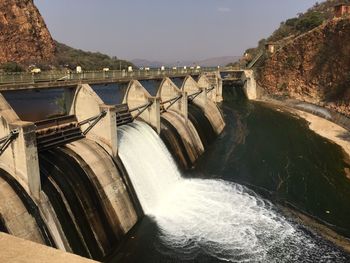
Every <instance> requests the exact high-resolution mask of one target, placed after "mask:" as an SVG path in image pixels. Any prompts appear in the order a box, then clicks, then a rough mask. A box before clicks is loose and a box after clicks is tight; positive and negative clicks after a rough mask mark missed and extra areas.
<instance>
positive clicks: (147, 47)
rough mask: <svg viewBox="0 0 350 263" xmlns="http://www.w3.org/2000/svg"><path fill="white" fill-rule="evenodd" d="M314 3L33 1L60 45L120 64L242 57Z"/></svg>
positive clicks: (311, 0) (276, 0)
mask: <svg viewBox="0 0 350 263" xmlns="http://www.w3.org/2000/svg"><path fill="white" fill-rule="evenodd" d="M316 2H317V1H316V0H126V1H121V0H73V1H72V0H34V3H35V4H36V6H37V7H38V9H39V11H40V13H41V14H42V16H43V17H44V19H45V22H46V24H47V26H48V28H49V30H50V32H51V34H52V36H53V38H54V39H55V40H57V41H59V42H62V43H65V44H67V45H70V46H72V47H75V48H80V49H83V50H88V51H99V52H102V53H106V54H108V55H110V56H117V57H118V58H123V59H129V60H131V59H135V58H142V59H148V60H158V61H163V62H168V61H183V60H202V59H206V58H211V57H219V56H240V55H241V54H242V53H243V52H244V51H245V50H246V49H247V48H250V47H254V46H256V44H257V42H258V41H259V40H260V39H262V38H266V37H268V36H269V35H270V34H271V33H272V32H273V31H274V30H275V29H276V28H277V27H278V26H279V24H280V23H281V22H282V21H285V20H286V19H288V18H291V17H294V16H296V15H297V14H298V13H300V12H303V11H306V10H307V9H308V8H310V7H311V6H313V5H314V4H315V3H316Z"/></svg>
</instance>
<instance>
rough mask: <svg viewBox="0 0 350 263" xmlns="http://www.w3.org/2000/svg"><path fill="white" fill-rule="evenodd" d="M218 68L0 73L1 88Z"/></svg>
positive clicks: (152, 76)
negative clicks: (15, 85)
mask: <svg viewBox="0 0 350 263" xmlns="http://www.w3.org/2000/svg"><path fill="white" fill-rule="evenodd" d="M217 70H218V68H217V67H206V68H186V69H184V68H176V69H164V70H161V69H150V70H134V71H126V70H109V71H102V70H101V71H82V72H81V73H78V72H67V71H43V72H40V73H30V72H19V73H0V86H1V85H10V84H35V83H42V82H46V83H50V82H65V81H67V82H68V81H70V82H71V81H77V82H79V81H94V80H95V81H98V80H101V81H103V80H123V79H125V80H128V79H132V78H135V79H142V78H158V77H159V78H162V77H176V76H183V75H195V74H200V73H203V72H213V71H217ZM220 70H223V71H225V70H239V69H236V68H232V67H225V68H220Z"/></svg>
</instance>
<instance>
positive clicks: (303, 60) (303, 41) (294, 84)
mask: <svg viewBox="0 0 350 263" xmlns="http://www.w3.org/2000/svg"><path fill="white" fill-rule="evenodd" d="M258 83H259V84H260V86H262V87H263V88H264V89H265V90H266V91H267V92H268V93H269V94H271V95H272V94H273V95H287V96H289V97H292V98H296V99H300V100H305V101H308V102H312V103H317V104H322V105H323V106H325V107H329V108H332V109H334V110H337V111H338V112H341V113H344V114H347V115H348V116H350V19H349V18H347V19H334V20H331V21H329V22H328V23H327V24H325V25H322V26H320V27H318V28H316V29H314V30H312V31H309V32H308V33H306V34H304V35H301V36H298V37H296V38H291V39H290V40H288V41H287V42H286V43H284V44H283V45H282V47H281V49H280V50H279V51H277V52H276V53H275V54H273V55H271V56H270V57H269V58H268V59H267V60H266V61H265V63H264V65H263V66H262V67H261V68H260V71H259V77H258Z"/></svg>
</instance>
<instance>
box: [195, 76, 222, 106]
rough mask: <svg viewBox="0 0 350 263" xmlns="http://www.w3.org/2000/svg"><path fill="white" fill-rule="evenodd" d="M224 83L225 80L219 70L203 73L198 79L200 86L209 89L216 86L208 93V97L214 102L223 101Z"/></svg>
mask: <svg viewBox="0 0 350 263" xmlns="http://www.w3.org/2000/svg"><path fill="white" fill-rule="evenodd" d="M222 83H223V81H222V78H221V75H220V72H219V71H216V72H207V73H203V74H201V76H200V77H199V79H198V85H199V86H200V87H202V88H207V89H210V88H211V87H214V90H212V91H210V92H208V94H207V97H208V99H210V100H211V101H213V102H221V101H223V97H222Z"/></svg>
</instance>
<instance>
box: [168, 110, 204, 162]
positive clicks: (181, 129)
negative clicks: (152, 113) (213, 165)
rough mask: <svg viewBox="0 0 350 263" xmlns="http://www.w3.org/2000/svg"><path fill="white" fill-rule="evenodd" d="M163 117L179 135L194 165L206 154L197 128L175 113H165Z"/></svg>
mask: <svg viewBox="0 0 350 263" xmlns="http://www.w3.org/2000/svg"><path fill="white" fill-rule="evenodd" d="M162 117H163V118H164V119H166V120H167V121H168V122H169V123H171V124H172V125H173V127H174V128H175V129H176V130H177V132H178V133H179V135H180V137H181V140H182V142H183V144H184V147H185V150H186V152H187V154H188V156H189V158H190V161H191V163H192V165H193V164H194V163H195V162H196V160H197V159H198V158H199V156H200V155H202V154H203V153H204V146H203V143H202V141H201V139H200V137H199V135H198V132H197V130H196V128H195V127H194V125H193V124H192V122H191V121H190V120H188V121H187V123H185V121H184V118H183V116H182V115H180V114H179V113H177V112H175V111H168V112H165V113H164V114H162ZM188 168H189V167H188Z"/></svg>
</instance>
